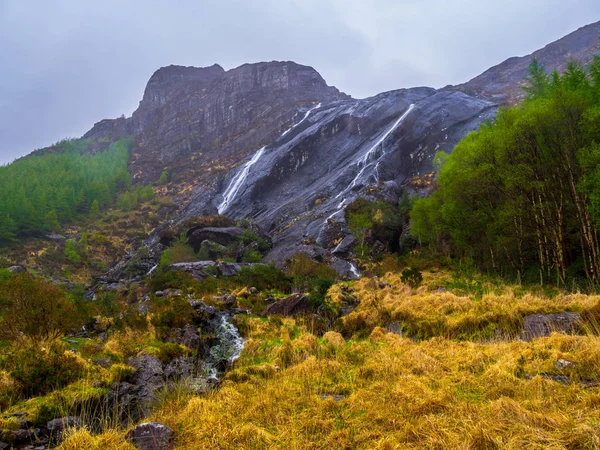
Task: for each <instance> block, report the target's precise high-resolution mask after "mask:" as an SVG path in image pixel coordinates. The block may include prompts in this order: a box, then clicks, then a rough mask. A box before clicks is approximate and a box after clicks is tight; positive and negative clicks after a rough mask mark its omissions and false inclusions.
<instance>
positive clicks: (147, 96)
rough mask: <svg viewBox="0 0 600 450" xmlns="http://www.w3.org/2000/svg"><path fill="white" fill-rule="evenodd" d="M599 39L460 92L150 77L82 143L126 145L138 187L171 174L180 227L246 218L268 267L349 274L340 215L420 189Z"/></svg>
mask: <svg viewBox="0 0 600 450" xmlns="http://www.w3.org/2000/svg"><path fill="white" fill-rule="evenodd" d="M599 33H600V23H597V24H592V25H589V26H587V27H584V28H582V29H580V30H578V31H576V32H575V33H572V34H570V35H569V36H567V37H565V38H563V39H561V40H560V41H557V42H555V43H553V44H550V45H548V46H547V47H545V48H544V49H542V50H539V51H537V52H535V53H533V54H532V55H529V56H527V57H523V58H512V59H510V60H508V61H506V62H504V63H503V64H500V65H499V66H496V67H494V68H492V69H490V70H488V71H487V72H485V73H484V74H482V75H481V76H479V77H477V78H475V79H474V80H472V81H470V82H469V83H466V84H464V85H460V86H456V87H454V88H453V87H447V88H444V89H442V90H440V91H436V90H435V89H432V88H426V87H421V88H413V89H402V90H397V91H391V92H386V93H382V94H379V95H377V96H375V97H372V98H367V99H362V100H356V99H353V98H351V97H349V96H347V95H346V94H343V93H341V92H339V91H338V90H337V89H336V88H334V87H330V86H328V85H327V83H326V82H325V81H324V80H323V78H322V77H321V76H320V75H319V74H318V73H317V72H316V71H315V70H314V69H312V68H310V67H306V66H301V65H298V64H296V63H293V62H269V63H258V64H246V65H243V66H241V67H238V68H236V69H232V70H229V71H224V70H223V69H222V68H221V67H220V66H217V65H215V66H212V67H208V68H193V67H178V66H170V67H166V68H162V69H159V70H158V71H157V72H156V73H155V74H154V75H153V76H152V78H151V79H150V81H149V83H148V86H147V87H146V91H145V93H144V98H143V99H142V101H141V102H140V106H139V108H138V109H137V110H136V111H135V113H134V114H133V116H132V117H131V118H128V119H125V118H121V119H116V120H112V121H103V122H100V123H98V124H96V126H95V127H94V128H93V129H92V130H90V132H88V133H87V134H86V136H85V137H88V138H91V139H92V140H93V141H95V142H96V146H95V147H94V148H97V149H101V147H102V145H104V146H105V145H106V143H107V142H108V143H109V142H111V141H112V140H114V139H116V138H118V137H121V136H123V135H124V134H132V135H133V136H134V150H133V155H132V159H131V161H130V170H131V171H132V173H133V174H134V177H135V179H137V180H139V181H142V182H153V181H155V180H157V179H158V177H159V176H160V174H161V172H162V171H164V170H166V171H168V172H169V173H170V174H171V175H172V178H171V185H172V186H175V187H177V189H178V191H179V192H180V196H179V198H177V199H176V201H177V203H178V205H179V206H180V210H179V213H178V215H177V216H176V217H173V222H179V223H181V222H184V221H185V220H186V219H187V218H190V217H192V216H197V215H214V214H217V213H220V214H224V215H227V216H229V217H231V218H235V219H242V218H250V219H251V220H252V221H254V222H256V223H257V224H258V225H259V226H260V227H261V228H262V229H263V230H265V231H267V232H269V233H270V234H271V235H272V237H273V244H274V247H273V249H272V251H271V252H270V254H269V255H268V259H270V260H271V261H274V262H277V263H281V262H283V261H285V260H286V259H287V258H288V257H290V256H291V255H293V254H294V253H296V252H299V251H303V252H306V253H308V254H309V255H311V256H312V257H314V258H316V259H319V260H326V261H328V262H330V263H331V264H332V265H334V266H335V267H336V268H337V269H338V270H339V271H340V272H345V273H349V271H351V270H352V268H353V267H352V266H351V265H350V264H349V262H348V261H345V260H343V259H341V258H344V259H349V258H351V257H352V243H351V238H350V237H349V234H350V233H349V231H348V229H347V226H346V224H345V219H344V208H345V207H346V206H348V205H349V204H350V203H351V202H352V201H354V200H355V199H357V198H359V197H365V198H368V199H386V200H390V201H397V200H398V198H399V196H400V195H401V194H402V192H406V191H409V192H410V191H414V190H415V189H416V188H418V187H422V186H426V185H427V182H428V180H429V181H430V180H431V178H432V172H433V167H432V159H433V156H434V155H435V153H436V151H438V150H443V151H445V152H450V151H452V149H453V147H454V146H455V145H456V143H457V142H458V141H459V140H460V139H461V138H462V137H464V136H465V135H466V134H467V133H469V132H470V131H472V130H475V129H477V128H478V127H479V126H480V125H481V124H482V123H484V122H485V121H486V120H489V119H492V118H493V117H494V116H495V113H496V110H497V107H498V104H500V103H504V102H512V101H516V100H518V98H519V95H520V94H519V93H520V91H521V88H520V85H521V84H522V82H523V81H522V80H523V78H524V77H525V76H526V70H527V67H528V65H529V63H530V62H531V60H532V59H533V58H534V57H535V58H538V59H539V60H540V62H541V63H542V64H544V65H545V66H547V67H548V68H550V69H558V70H561V69H564V68H565V67H566V65H567V64H568V62H569V60H571V59H574V60H576V61H579V62H582V63H584V64H585V63H587V62H589V61H590V60H591V58H592V56H593V54H595V53H596V52H597V51H598V48H599V46H598V35H599ZM340 241H342V242H343V245H342V244H340ZM156 242H157V239H156V238H154V239H151V240H150V241H149V242H148V245H149V246H150V247H152V246H154V245H156Z"/></svg>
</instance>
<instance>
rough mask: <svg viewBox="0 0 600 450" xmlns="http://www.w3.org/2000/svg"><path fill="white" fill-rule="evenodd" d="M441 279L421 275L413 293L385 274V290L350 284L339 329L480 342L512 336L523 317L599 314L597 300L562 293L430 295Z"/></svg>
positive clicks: (370, 283) (506, 290) (509, 290)
mask: <svg viewBox="0 0 600 450" xmlns="http://www.w3.org/2000/svg"><path fill="white" fill-rule="evenodd" d="M444 276H445V275H444V274H441V273H426V274H424V285H423V286H421V287H420V288H418V289H412V288H410V287H409V286H406V285H403V284H402V282H401V281H400V276H399V275H398V274H391V273H388V274H387V275H386V276H385V277H383V281H385V282H386V283H388V284H389V285H391V287H385V288H383V289H381V288H380V287H379V285H378V283H377V282H376V281H374V280H373V279H368V278H363V279H362V280H360V281H358V282H356V283H355V284H354V291H355V294H356V295H357V296H358V297H359V298H360V304H359V306H358V307H357V308H356V309H355V311H353V312H352V313H351V314H349V315H348V316H346V317H344V318H343V320H342V328H343V329H344V330H345V332H346V333H347V334H352V333H355V332H359V333H363V334H364V333H365V331H366V332H369V331H370V330H372V329H373V328H374V327H376V326H379V325H383V324H387V323H390V322H399V323H402V327H403V331H405V332H406V333H407V334H408V335H409V336H411V337H417V338H421V339H426V338H430V337H433V336H445V337H448V338H454V339H469V340H485V339H497V338H499V337H509V338H512V337H514V336H515V335H516V334H517V333H518V331H519V329H520V327H521V325H522V320H523V317H525V316H527V315H530V314H538V313H554V312H563V311H576V312H584V313H585V312H592V313H594V312H595V311H600V296H597V295H596V296H592V295H584V294H565V293H562V294H559V295H557V296H555V297H553V298H547V297H543V296H535V295H533V294H531V293H525V294H524V295H522V296H518V295H516V294H515V290H517V287H516V286H515V287H511V286H504V287H502V288H497V289H496V292H493V291H492V292H489V293H487V294H484V295H483V296H482V297H481V298H480V299H479V298H477V296H476V295H475V294H463V295H458V294H457V293H454V292H451V291H446V292H439V291H436V290H434V291H432V290H431V287H432V286H436V285H438V286H439V284H440V281H441V280H443V277H444ZM498 291H499V292H498ZM336 295H337V294H336ZM594 314H595V313H594Z"/></svg>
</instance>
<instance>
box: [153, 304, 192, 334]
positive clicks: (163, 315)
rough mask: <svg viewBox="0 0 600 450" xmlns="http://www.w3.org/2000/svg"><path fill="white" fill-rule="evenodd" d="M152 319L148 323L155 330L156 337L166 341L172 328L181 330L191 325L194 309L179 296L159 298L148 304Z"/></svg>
mask: <svg viewBox="0 0 600 450" xmlns="http://www.w3.org/2000/svg"><path fill="white" fill-rule="evenodd" d="M150 312H151V313H152V318H151V319H150V322H151V323H152V325H154V327H155V328H156V337H157V338H158V339H161V340H164V339H166V338H167V337H168V336H169V334H170V332H171V329H172V328H183V327H184V326H185V325H187V324H189V323H192V317H193V315H194V309H193V308H192V306H191V305H190V303H189V302H188V301H187V300H186V299H185V298H183V297H181V296H178V295H177V296H173V297H159V298H156V299H154V300H153V301H152V302H151V303H150Z"/></svg>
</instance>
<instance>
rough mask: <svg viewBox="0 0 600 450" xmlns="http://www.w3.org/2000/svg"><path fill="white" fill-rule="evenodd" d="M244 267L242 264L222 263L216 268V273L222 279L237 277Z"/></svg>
mask: <svg viewBox="0 0 600 450" xmlns="http://www.w3.org/2000/svg"><path fill="white" fill-rule="evenodd" d="M244 266H245V265H244V264H238V263H231V262H222V263H219V265H218V266H217V271H218V273H219V275H221V276H223V277H233V276H235V275H237V273H238V272H239V271H240V270H242V268H243V267H244Z"/></svg>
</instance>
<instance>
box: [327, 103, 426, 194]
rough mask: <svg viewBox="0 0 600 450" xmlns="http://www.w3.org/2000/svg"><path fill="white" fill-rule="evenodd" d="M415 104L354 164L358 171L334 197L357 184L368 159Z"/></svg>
mask: <svg viewBox="0 0 600 450" xmlns="http://www.w3.org/2000/svg"><path fill="white" fill-rule="evenodd" d="M414 107H415V105H414V103H413V104H411V105H410V106H409V107H408V109H407V110H406V111H405V112H404V114H402V115H401V116H400V118H399V119H398V120H396V122H394V124H393V125H392V126H391V127H390V128H389V130H387V131H386V132H385V133H384V135H383V136H381V138H380V139H379V140H378V141H377V142H376V143H375V144H374V145H373V146H372V147H371V148H370V149H369V150H368V151H367V152H366V153H365V154H364V155H363V156H362V157H361V158H360V159H359V160H358V161H357V162H356V163H355V165H356V166H359V167H361V169H360V171H359V172H358V173H357V174H356V176H355V177H354V179H353V180H352V182H351V183H350V185H349V186H348V187H347V188H346V189H344V190H343V191H342V192H340V193H339V194H338V195H336V197H335V198H339V197H341V196H342V195H344V194H345V193H346V192H348V191H349V190H351V189H352V188H354V187H355V186H356V185H357V184H358V180H359V179H360V177H362V175H363V173H365V170H367V168H368V167H370V166H371V165H372V164H373V162H372V161H371V162H369V160H370V159H371V157H372V155H374V154H375V152H376V151H377V149H378V147H379V146H380V145H381V144H383V142H384V141H385V140H386V139H387V137H388V136H389V135H390V134H392V133H393V132H394V130H395V129H396V128H398V126H399V125H400V124H401V123H402V122H403V121H404V119H406V116H408V115H409V114H410V112H411V111H412V110H413V109H414ZM380 159H381V157H379V158H378V159H377V163H376V166H375V167H376V179H377V181H379V172H378V167H379V160H380Z"/></svg>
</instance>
